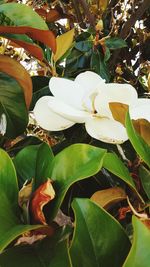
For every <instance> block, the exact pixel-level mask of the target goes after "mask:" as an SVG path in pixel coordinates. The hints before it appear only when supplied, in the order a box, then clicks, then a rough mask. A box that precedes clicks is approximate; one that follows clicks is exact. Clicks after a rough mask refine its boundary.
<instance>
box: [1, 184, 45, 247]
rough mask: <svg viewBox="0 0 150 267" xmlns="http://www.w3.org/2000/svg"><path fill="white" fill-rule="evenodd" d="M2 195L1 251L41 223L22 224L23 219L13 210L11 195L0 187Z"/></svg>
mask: <svg viewBox="0 0 150 267" xmlns="http://www.w3.org/2000/svg"><path fill="white" fill-rule="evenodd" d="M7 186H8V184H7ZM0 196H1V201H0V252H2V251H3V250H4V249H5V248H6V247H7V246H8V245H9V244H10V243H11V242H12V241H13V240H15V239H16V238H17V237H18V236H20V235H22V234H23V233H25V232H28V231H30V230H33V229H37V228H39V227H41V225H24V224H21V221H20V220H19V219H18V217H17V216H16V214H15V213H14V212H13V209H12V203H11V202H10V199H9V195H6V194H5V193H4V192H3V191H2V189H0ZM14 198H15V196H14Z"/></svg>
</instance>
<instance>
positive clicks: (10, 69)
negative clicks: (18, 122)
mask: <svg viewBox="0 0 150 267" xmlns="http://www.w3.org/2000/svg"><path fill="white" fill-rule="evenodd" d="M0 71H1V72H5V73H7V74H8V75H10V76H11V77H13V78H15V79H16V80H17V82H18V83H19V84H20V85H21V87H22V89H23V92H24V97H25V102H26V106H27V108H29V106H30V103H31V99H32V80H31V77H30V75H29V73H28V72H27V71H26V69H25V68H24V67H23V66H22V65H21V64H20V63H19V62H17V61H16V60H14V59H12V58H10V57H7V56H3V55H0ZM18 73H19V75H18Z"/></svg>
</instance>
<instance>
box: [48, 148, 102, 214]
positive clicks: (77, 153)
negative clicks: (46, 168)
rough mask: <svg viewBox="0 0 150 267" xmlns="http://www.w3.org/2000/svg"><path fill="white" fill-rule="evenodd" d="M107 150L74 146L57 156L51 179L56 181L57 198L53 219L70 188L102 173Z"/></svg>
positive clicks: (52, 210) (54, 202)
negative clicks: (99, 172)
mask: <svg viewBox="0 0 150 267" xmlns="http://www.w3.org/2000/svg"><path fill="white" fill-rule="evenodd" d="M105 154H106V150H105V149H101V148H97V147H94V146H91V145H87V144H74V145H71V146H69V147H67V148H66V149H64V150H63V151H61V152H60V153H59V154H58V155H57V156H55V158H54V160H53V163H52V173H51V178H52V180H54V184H53V186H54V189H55V192H56V197H55V199H54V201H53V204H52V207H51V208H52V209H51V215H50V216H51V219H53V218H54V217H55V215H56V214H57V211H58V209H59V207H60V205H61V203H62V201H63V199H64V196H65V194H66V192H67V190H68V189H69V187H70V186H71V185H72V184H73V183H75V182H77V181H80V180H82V179H85V178H88V177H90V176H92V175H94V174H96V173H97V172H98V171H100V169H101V167H102V164H103V158H104V156H105Z"/></svg>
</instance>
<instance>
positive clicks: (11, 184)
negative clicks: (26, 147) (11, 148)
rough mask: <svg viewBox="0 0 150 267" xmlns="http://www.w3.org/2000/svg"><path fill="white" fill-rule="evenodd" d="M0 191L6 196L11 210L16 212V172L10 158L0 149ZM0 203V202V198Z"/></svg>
mask: <svg viewBox="0 0 150 267" xmlns="http://www.w3.org/2000/svg"><path fill="white" fill-rule="evenodd" d="M0 190H1V191H3V193H4V194H5V195H6V196H7V198H8V200H9V202H10V206H11V209H12V210H13V211H17V210H18V208H17V206H18V183H17V176H16V171H15V168H14V165H13V162H12V160H11V158H10V157H9V155H8V154H7V153H6V152H5V151H4V150H2V149H0ZM0 202H2V198H1V201H0ZM2 204H3V203H2Z"/></svg>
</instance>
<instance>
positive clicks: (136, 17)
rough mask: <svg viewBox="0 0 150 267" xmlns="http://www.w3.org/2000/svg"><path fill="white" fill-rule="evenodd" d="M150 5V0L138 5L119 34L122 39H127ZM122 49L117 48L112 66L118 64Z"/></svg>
mask: <svg viewBox="0 0 150 267" xmlns="http://www.w3.org/2000/svg"><path fill="white" fill-rule="evenodd" d="M149 7H150V0H144V1H143V3H142V4H141V5H140V6H139V7H138V9H137V10H136V11H135V12H134V13H133V14H132V15H131V17H130V18H129V19H128V20H127V21H126V22H125V24H124V26H123V28H122V31H121V32H120V34H119V37H120V38H122V39H126V38H127V37H128V36H129V34H130V30H131V28H132V27H133V26H134V25H135V23H136V21H137V20H139V19H140V18H141V17H142V15H143V14H144V13H145V11H146V10H147V9H148V8H149ZM120 51H121V50H120V49H118V50H116V51H115V52H114V54H113V57H112V60H111V62H110V66H111V68H113V67H114V65H115V64H116V60H117V58H118V57H119V54H120Z"/></svg>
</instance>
